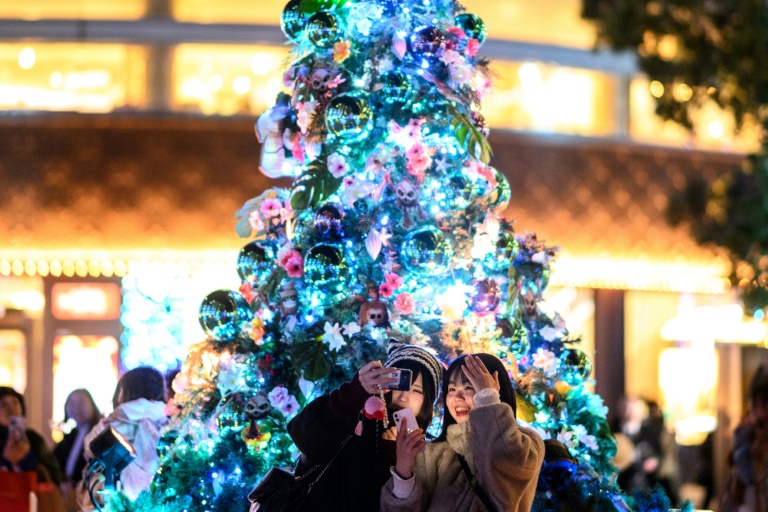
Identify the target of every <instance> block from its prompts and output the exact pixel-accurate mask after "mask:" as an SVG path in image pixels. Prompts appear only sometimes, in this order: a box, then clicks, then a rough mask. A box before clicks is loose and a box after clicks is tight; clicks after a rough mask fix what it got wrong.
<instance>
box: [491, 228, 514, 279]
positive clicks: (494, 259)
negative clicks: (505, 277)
mask: <svg viewBox="0 0 768 512" xmlns="http://www.w3.org/2000/svg"><path fill="white" fill-rule="evenodd" d="M519 251H520V244H519V243H518V242H517V238H515V235H514V233H511V232H507V231H505V232H504V233H501V234H500V235H499V239H498V240H497V241H496V250H495V251H493V252H491V253H489V254H488V256H486V257H485V261H484V262H483V263H484V264H485V266H486V267H487V268H489V269H490V270H492V271H496V272H502V271H503V272H504V273H506V272H507V269H508V268H509V262H510V261H514V260H515V258H517V253H518V252H519Z"/></svg>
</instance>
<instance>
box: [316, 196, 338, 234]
mask: <svg viewBox="0 0 768 512" xmlns="http://www.w3.org/2000/svg"><path fill="white" fill-rule="evenodd" d="M343 220H344V208H342V206H341V205H338V204H333V203H326V204H324V205H323V206H321V207H320V208H318V209H317V212H316V213H315V221H314V226H315V232H316V233H317V235H318V237H319V238H320V239H321V240H331V241H338V240H341V239H342V238H343V237H344V227H343V226H342V221H343Z"/></svg>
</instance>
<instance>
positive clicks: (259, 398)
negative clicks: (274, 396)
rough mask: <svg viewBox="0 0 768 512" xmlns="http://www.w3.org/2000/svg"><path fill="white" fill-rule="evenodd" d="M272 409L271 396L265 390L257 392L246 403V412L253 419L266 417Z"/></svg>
mask: <svg viewBox="0 0 768 512" xmlns="http://www.w3.org/2000/svg"><path fill="white" fill-rule="evenodd" d="M271 410H272V405H271V404H270V403H269V397H268V396H267V394H266V393H265V392H264V391H259V392H257V393H256V394H255V395H254V396H252V397H251V398H249V399H248V401H247V402H246V403H245V413H246V414H247V415H248V417H249V418H251V419H252V420H258V419H261V418H264V417H265V416H267V414H269V411H271Z"/></svg>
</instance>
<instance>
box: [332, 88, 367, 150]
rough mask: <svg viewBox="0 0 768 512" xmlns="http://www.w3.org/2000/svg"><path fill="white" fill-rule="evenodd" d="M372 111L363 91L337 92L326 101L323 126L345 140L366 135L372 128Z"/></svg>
mask: <svg viewBox="0 0 768 512" xmlns="http://www.w3.org/2000/svg"><path fill="white" fill-rule="evenodd" d="M372 119H373V111H372V110H371V107H370V105H369V104H368V99H367V97H366V94H365V93H362V92H358V91H353V92H347V93H343V94H339V95H338V96H335V97H334V98H332V99H331V101H330V102H328V107H327V109H326V111H325V126H326V127H327V128H328V131H329V132H330V133H331V134H333V135H336V136H337V137H340V138H342V139H344V140H345V141H347V142H357V141H360V140H363V139H364V138H366V137H368V134H369V133H370V132H371V130H372V129H373V122H372Z"/></svg>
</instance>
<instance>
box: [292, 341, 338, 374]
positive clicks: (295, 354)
mask: <svg viewBox="0 0 768 512" xmlns="http://www.w3.org/2000/svg"><path fill="white" fill-rule="evenodd" d="M291 362H292V363H293V366H294V368H296V371H298V372H299V373H300V374H301V373H303V374H304V378H305V379H307V380H308V381H311V382H314V381H316V380H319V379H322V378H323V377H326V376H328V375H330V374H331V366H332V365H333V361H332V360H331V356H330V355H329V354H328V353H327V352H326V350H325V344H323V343H320V342H318V341H315V340H311V341H305V342H303V343H298V344H296V345H295V346H294V347H293V350H291Z"/></svg>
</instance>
